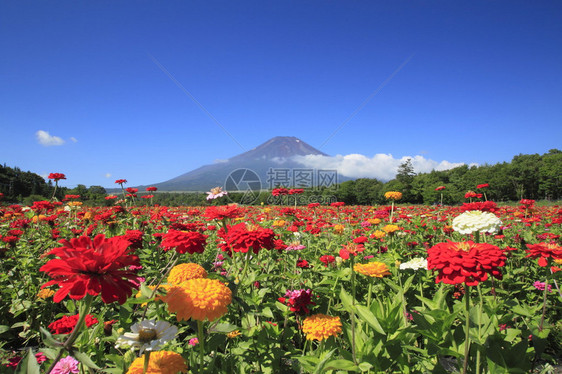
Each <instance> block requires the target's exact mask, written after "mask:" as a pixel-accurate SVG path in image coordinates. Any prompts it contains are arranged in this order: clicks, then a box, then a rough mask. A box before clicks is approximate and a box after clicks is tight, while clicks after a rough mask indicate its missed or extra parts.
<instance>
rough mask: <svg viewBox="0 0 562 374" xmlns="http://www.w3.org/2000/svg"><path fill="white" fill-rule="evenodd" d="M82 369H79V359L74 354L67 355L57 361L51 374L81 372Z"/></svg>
mask: <svg viewBox="0 0 562 374" xmlns="http://www.w3.org/2000/svg"><path fill="white" fill-rule="evenodd" d="M79 372H80V370H79V369H78V360H76V359H75V358H74V357H72V356H66V357H65V358H62V359H60V360H59V362H57V364H56V365H55V367H54V368H53V370H52V371H51V374H70V373H79Z"/></svg>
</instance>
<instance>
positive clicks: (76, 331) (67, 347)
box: [47, 294, 94, 374]
mask: <svg viewBox="0 0 562 374" xmlns="http://www.w3.org/2000/svg"><path fill="white" fill-rule="evenodd" d="M84 299H85V300H84V304H82V307H81V308H80V314H79V317H78V322H76V326H74V330H72V333H71V334H70V336H69V337H68V338H67V339H66V341H65V342H64V343H63V345H62V349H60V350H59V353H58V354H57V357H55V360H54V361H53V363H52V364H51V366H50V367H49V369H47V374H49V373H50V372H51V371H53V369H54V367H55V365H56V364H57V362H59V360H60V359H61V358H62V355H63V353H64V351H70V349H71V347H72V344H74V341H75V340H76V338H77V337H78V335H79V334H80V330H81V329H82V326H83V325H84V320H85V319H86V315H87V314H88V312H89V311H90V307H91V306H92V301H93V300H94V297H93V296H92V295H90V294H86V297H85V298H84Z"/></svg>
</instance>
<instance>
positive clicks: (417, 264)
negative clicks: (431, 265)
mask: <svg viewBox="0 0 562 374" xmlns="http://www.w3.org/2000/svg"><path fill="white" fill-rule="evenodd" d="M406 269H412V270H419V269H427V259H425V258H423V257H416V258H413V259H411V260H410V261H408V262H404V263H402V264H400V270H406Z"/></svg>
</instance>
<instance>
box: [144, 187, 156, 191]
mask: <svg viewBox="0 0 562 374" xmlns="http://www.w3.org/2000/svg"><path fill="white" fill-rule="evenodd" d="M146 190H147V191H148V192H154V191H157V190H158V188H156V187H146Z"/></svg>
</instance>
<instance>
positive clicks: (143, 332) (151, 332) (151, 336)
mask: <svg viewBox="0 0 562 374" xmlns="http://www.w3.org/2000/svg"><path fill="white" fill-rule="evenodd" d="M157 337H158V332H157V331H156V329H140V330H139V342H141V343H148V342H151V341H153V340H155V339H156V338H157Z"/></svg>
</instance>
